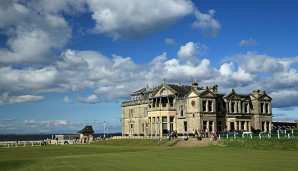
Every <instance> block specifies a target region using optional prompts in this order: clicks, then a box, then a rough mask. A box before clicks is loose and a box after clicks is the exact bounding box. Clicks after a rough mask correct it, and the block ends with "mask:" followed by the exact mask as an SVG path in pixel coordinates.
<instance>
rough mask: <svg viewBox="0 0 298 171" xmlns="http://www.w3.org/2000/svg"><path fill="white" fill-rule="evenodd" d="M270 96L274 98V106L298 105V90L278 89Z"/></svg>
mask: <svg viewBox="0 0 298 171" xmlns="http://www.w3.org/2000/svg"><path fill="white" fill-rule="evenodd" d="M270 96H271V97H272V98H273V101H272V102H273V106H274V107H276V108H285V107H292V106H297V103H296V102H297V100H298V91H297V90H278V91H274V92H272V93H270Z"/></svg>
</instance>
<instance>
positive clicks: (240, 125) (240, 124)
mask: <svg viewBox="0 0 298 171" xmlns="http://www.w3.org/2000/svg"><path fill="white" fill-rule="evenodd" d="M241 127H242V121H239V130H241Z"/></svg>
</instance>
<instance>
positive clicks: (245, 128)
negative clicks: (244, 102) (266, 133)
mask: <svg viewBox="0 0 298 171" xmlns="http://www.w3.org/2000/svg"><path fill="white" fill-rule="evenodd" d="M244 130H246V131H248V129H247V121H245V122H244Z"/></svg>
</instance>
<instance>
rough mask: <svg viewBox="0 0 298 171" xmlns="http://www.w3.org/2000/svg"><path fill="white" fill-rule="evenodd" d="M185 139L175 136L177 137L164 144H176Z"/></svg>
mask: <svg viewBox="0 0 298 171" xmlns="http://www.w3.org/2000/svg"><path fill="white" fill-rule="evenodd" d="M180 141H183V140H181V139H179V138H175V139H171V140H169V141H168V142H166V143H165V144H163V145H164V146H175V145H176V144H177V143H178V142H180Z"/></svg>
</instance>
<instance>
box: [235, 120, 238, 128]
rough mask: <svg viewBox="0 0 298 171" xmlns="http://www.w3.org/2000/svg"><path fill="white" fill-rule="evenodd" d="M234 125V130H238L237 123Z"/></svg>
mask: <svg viewBox="0 0 298 171" xmlns="http://www.w3.org/2000/svg"><path fill="white" fill-rule="evenodd" d="M234 123H235V125H234V127H235V130H238V121H235V122H234Z"/></svg>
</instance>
